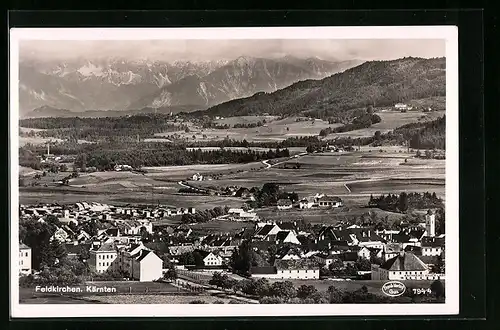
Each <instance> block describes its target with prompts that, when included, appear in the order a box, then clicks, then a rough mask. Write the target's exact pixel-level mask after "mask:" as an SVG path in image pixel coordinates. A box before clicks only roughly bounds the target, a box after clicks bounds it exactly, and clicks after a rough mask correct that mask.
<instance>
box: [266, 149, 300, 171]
mask: <svg viewBox="0 0 500 330" xmlns="http://www.w3.org/2000/svg"><path fill="white" fill-rule="evenodd" d="M305 155H307V152H302V153H300V154H298V155H295V156H291V157H289V158H288V159H287V160H284V161H282V162H278V163H276V164H272V165H271V164H269V159H266V160H263V161H262V164H264V165H266V166H267V167H266V169H268V168H271V167H273V166H276V165H280V164H283V163H286V162H287V161H288V160H290V159H298V158H300V157H302V156H305Z"/></svg>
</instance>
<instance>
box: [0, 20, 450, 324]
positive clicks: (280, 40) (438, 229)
mask: <svg viewBox="0 0 500 330" xmlns="http://www.w3.org/2000/svg"><path fill="white" fill-rule="evenodd" d="M9 65H10V86H9V88H10V106H9V120H10V157H11V159H10V165H11V168H10V174H11V182H10V187H11V191H10V194H11V195H10V206H11V218H10V240H11V242H10V245H11V261H10V262H11V265H13V268H12V270H11V304H12V314H13V316H16V317H77V316H80V317H81V316H87V317H93V316H120V317H127V316H183V317H189V316H272V315H275V316H282V315H283V316H286V315H304V316H307V315H326V316H329V315H340V316H342V315H432V314H447V315H450V314H457V313H458V312H459V311H458V306H459V289H458V283H459V278H458V267H459V259H458V233H459V228H458V218H459V213H458V145H457V142H456V141H457V140H458V41H457V29H456V28H455V27H451V26H418V27H417V26H414V27H403V26H401V27H397V26H393V27H375V26H373V27H300V28H299V27H294V28H291V27H290V28H284V27H283V28H276V27H274V28H265V27H262V28H161V29H157V28H142V29H140V28H126V29H125V28H124V29H118V28H106V29H105V28H94V29H90V28H50V29H45V28H17V29H11V31H10V64H9ZM446 220H448V221H446ZM75 304H77V305H79V304H81V306H75ZM188 304H189V306H185V305H188ZM222 304H225V306H220V305H222ZM242 305H243V306H242ZM262 305H265V306H262ZM75 307H76V308H75ZM187 307H189V308H187Z"/></svg>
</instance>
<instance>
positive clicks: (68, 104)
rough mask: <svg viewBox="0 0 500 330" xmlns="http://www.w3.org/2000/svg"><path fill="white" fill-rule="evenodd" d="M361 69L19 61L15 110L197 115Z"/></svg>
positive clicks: (241, 62) (286, 61) (252, 62)
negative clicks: (187, 109) (184, 111)
mask: <svg viewBox="0 0 500 330" xmlns="http://www.w3.org/2000/svg"><path fill="white" fill-rule="evenodd" d="M359 63H361V61H359V60H351V61H344V62H329V61H324V60H320V59H316V58H309V59H299V58H295V57H291V56H285V57H283V58H275V59H266V58H254V57H239V58H237V59H234V60H213V61H199V62H196V61H195V62H190V61H174V62H165V61H150V60H138V61H134V60H127V59H122V58H103V59H93V60H92V59H75V60H71V61H62V62H61V61H49V62H44V61H41V60H33V59H29V60H27V59H24V60H23V59H20V63H19V109H20V113H21V114H22V115H24V114H25V113H27V112H29V111H31V110H33V109H35V108H39V107H43V106H50V107H53V108H58V109H68V110H71V111H85V110H90V109H95V110H99V111H101V110H116V111H121V110H135V109H143V108H145V107H151V108H161V107H172V106H186V105H187V106H190V105H196V106H197V107H198V109H206V108H208V107H209V106H213V105H215V104H219V103H221V102H226V101H228V100H232V99H235V98H241V97H247V96H250V95H253V94H255V93H256V92H273V91H275V90H277V89H280V88H283V87H286V86H289V85H290V84H293V83H294V82H297V81H300V80H304V79H321V78H324V77H327V76H329V75H331V74H333V73H336V72H340V71H342V70H345V69H347V68H351V67H353V66H355V65H358V64H359Z"/></svg>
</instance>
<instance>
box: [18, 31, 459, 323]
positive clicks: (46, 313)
mask: <svg viewBox="0 0 500 330" xmlns="http://www.w3.org/2000/svg"><path fill="white" fill-rule="evenodd" d="M160 39H445V40H446V109H447V112H446V181H445V182H446V206H445V208H446V217H447V219H448V221H447V222H446V228H445V230H446V242H445V243H446V250H447V251H446V281H445V290H446V301H445V303H443V304H390V305H389V306H390V308H389V306H388V304H314V305H312V304H307V305H297V304H287V305H273V304H269V305H268V304H266V305H253V304H245V305H238V304H225V305H218V304H207V305H195V304H190V305H189V308H188V305H185V304H182V305H174V304H172V305H154V304H144V305H140V304H130V305H127V304H123V305H122V304H116V305H114V304H109V305H107V304H99V305H97V304H95V305H94V304H85V305H84V306H82V308H75V307H76V306H78V305H75V304H68V305H64V304H46V305H45V304H36V305H29V304H19V278H18V267H17V265H18V264H19V260H18V258H19V252H18V251H19V241H18V239H17V237H18V236H19V215H18V212H17V210H18V207H19V187H18V177H19V166H18V165H19V164H18V159H19V158H18V157H19V155H18V153H19V151H18V148H19V140H18V136H19V127H18V124H19V122H18V120H19V118H18V114H19V112H18V102H17V100H18V99H19V88H18V84H19V72H18V68H19V41H20V40H160ZM9 67H10V84H9V86H10V94H9V96H10V104H9V109H10V111H9V121H10V127H9V133H10V135H9V148H10V175H11V177H10V198H11V200H10V222H9V223H10V239H11V242H10V243H11V244H10V248H11V251H10V265H11V272H10V290H11V291H10V310H11V316H12V317H14V318H33V317H38V318H46V317H63V318H67V317H201V316H206V317H216V316H236V317H239V316H242V317H248V316H357V315H359V316H384V315H390V316H396V315H454V314H458V312H459V296H460V295H459V293H460V287H459V255H458V249H459V244H458V239H459V235H458V233H459V226H458V219H459V209H458V192H459V182H458V180H459V175H458V173H459V171H458V170H459V169H458V161H459V158H458V150H459V149H458V138H459V131H458V28H457V27H456V26H386V27H382V26H371V27H369V26H368V27H359V26H356V27H272V28H270V27H269V28H268V27H265V28H12V29H10V57H9ZM448 110H449V113H448Z"/></svg>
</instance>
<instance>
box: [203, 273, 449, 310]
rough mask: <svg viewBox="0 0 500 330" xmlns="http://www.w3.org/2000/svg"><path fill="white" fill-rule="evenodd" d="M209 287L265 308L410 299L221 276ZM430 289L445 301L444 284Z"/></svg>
mask: <svg viewBox="0 0 500 330" xmlns="http://www.w3.org/2000/svg"><path fill="white" fill-rule="evenodd" d="M209 284H210V285H214V286H216V287H220V288H222V289H224V290H228V289H232V290H233V291H234V292H235V293H236V292H238V291H240V292H242V293H244V294H247V295H249V296H252V297H255V298H258V299H259V302H260V303H261V304H283V303H288V304H336V303H398V302H404V301H407V297H408V295H406V296H405V297H398V298H391V297H386V296H382V295H377V294H374V293H370V292H369V291H368V288H367V287H366V286H362V287H360V288H359V289H356V290H344V289H339V288H337V287H336V286H333V285H331V286H329V287H328V289H327V290H326V291H319V290H318V289H317V288H316V287H315V286H314V285H307V284H302V285H300V286H298V287H295V286H294V284H293V283H292V282H291V281H278V282H273V283H271V282H270V281H269V280H268V279H265V278H260V279H258V280H255V279H245V280H241V281H237V280H234V279H232V278H230V277H229V276H228V275H226V274H221V273H214V275H213V277H212V279H211V280H210V281H209ZM430 289H431V291H432V293H433V295H434V297H435V299H442V298H443V297H444V286H443V284H442V283H441V282H440V281H435V282H433V283H432V284H431V285H430ZM431 301H432V300H431Z"/></svg>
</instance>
